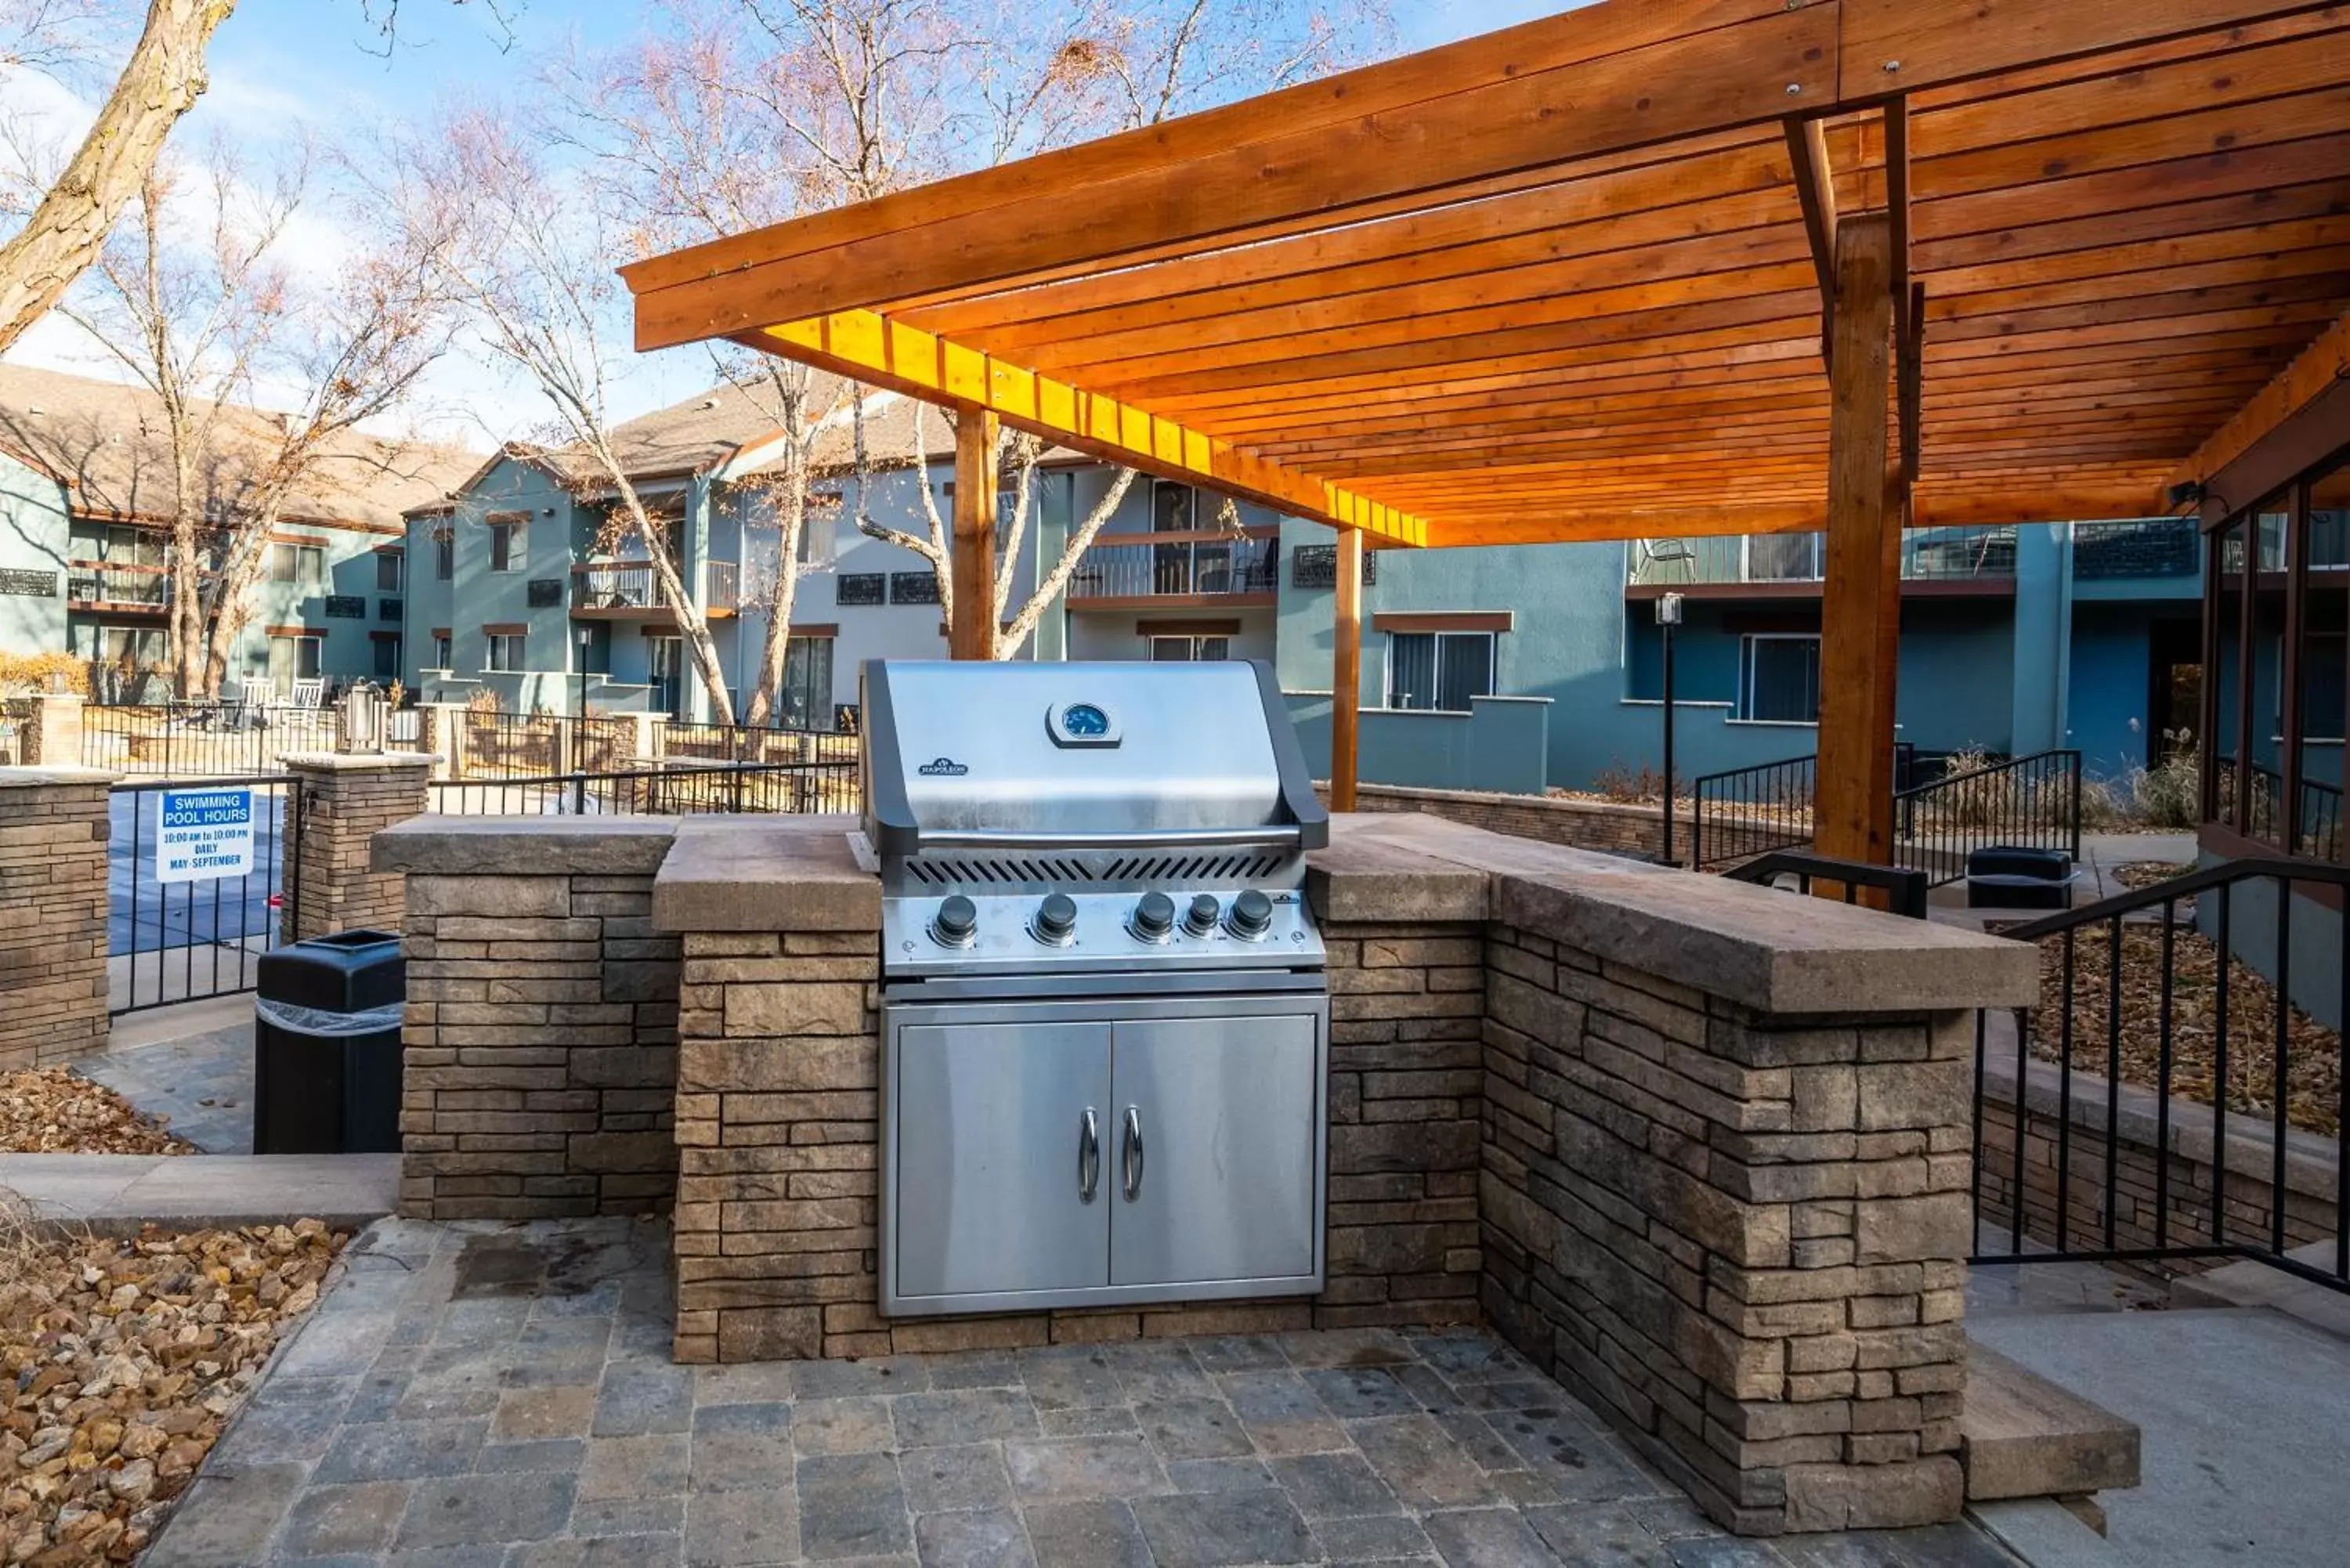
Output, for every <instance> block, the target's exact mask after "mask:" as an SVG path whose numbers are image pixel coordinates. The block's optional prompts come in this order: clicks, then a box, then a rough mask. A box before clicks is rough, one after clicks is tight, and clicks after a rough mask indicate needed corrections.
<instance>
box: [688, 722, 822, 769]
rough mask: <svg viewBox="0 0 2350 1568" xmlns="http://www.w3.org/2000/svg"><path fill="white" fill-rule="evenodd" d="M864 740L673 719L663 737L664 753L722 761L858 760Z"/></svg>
mask: <svg viewBox="0 0 2350 1568" xmlns="http://www.w3.org/2000/svg"><path fill="white" fill-rule="evenodd" d="M861 744H862V742H860V741H859V740H858V737H857V735H856V734H855V733H854V732H850V731H846V730H789V729H771V728H767V727H764V726H760V725H753V724H692V723H686V722H681V721H672V722H671V723H670V724H669V725H668V726H667V727H666V732H665V733H664V735H663V737H662V741H661V752H662V754H663V755H664V756H668V757H674V758H691V759H694V760H698V761H706V762H721V763H847V764H848V765H850V766H851V767H854V766H855V765H856V763H857V759H858V747H859V746H860V745H861Z"/></svg>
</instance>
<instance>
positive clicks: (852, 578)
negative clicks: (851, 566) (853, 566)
mask: <svg viewBox="0 0 2350 1568" xmlns="http://www.w3.org/2000/svg"><path fill="white" fill-rule="evenodd" d="M832 602H833V603H835V604H837V605H878V604H886V603H888V602H889V575H888V574H887V573H884V572H843V573H842V574H841V575H840V576H837V577H836V578H834V579H833V584H832Z"/></svg>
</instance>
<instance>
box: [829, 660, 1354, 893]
mask: <svg viewBox="0 0 2350 1568" xmlns="http://www.w3.org/2000/svg"><path fill="white" fill-rule="evenodd" d="M860 682H861V686H862V693H861V695H862V701H863V711H864V719H865V729H866V741H865V749H864V768H865V779H864V784H865V791H864V794H865V802H866V805H865V832H866V836H867V837H868V839H869V840H870V841H871V842H872V845H873V847H874V848H875V850H876V851H878V852H879V854H881V855H882V856H884V857H899V858H902V857H910V856H913V855H917V854H920V853H923V852H925V851H935V850H941V849H972V848H1014V847H1029V848H1040V849H1041V848H1067V849H1085V848H1118V847H1138V848H1149V847H1159V846H1164V847H1174V846H1193V847H1211V846H1218V845H1260V846H1265V845H1274V844H1280V845H1285V846H1293V847H1295V848H1298V849H1310V848H1317V847H1319V846H1322V845H1324V844H1326V843H1327V842H1328V841H1329V832H1330V829H1329V818H1328V815H1327V814H1326V813H1325V812H1324V810H1323V808H1322V805H1321V803H1320V802H1319V801H1317V800H1315V797H1314V792H1313V786H1312V783H1311V781H1310V779H1309V778H1308V775H1307V773H1306V768H1305V758H1304V756H1303V755H1302V753H1300V752H1299V750H1298V746H1297V735H1296V732H1295V729H1294V728H1293V727H1292V726H1291V724H1290V722H1289V712H1288V709H1287V707H1286V706H1285V705H1284V703H1283V701H1282V698H1281V691H1280V688H1279V687H1278V686H1277V685H1276V684H1275V683H1274V677H1273V670H1272V669H1271V667H1270V666H1269V665H1266V664H1264V663H1263V662H1262V661H1251V662H1245V663H1243V662H1238V661H1227V662H1218V663H1196V664H1190V663H1187V664H1176V663H1166V664H1153V663H1142V662H1118V663H1028V662H1004V661H986V662H982V661H967V662H959V663H958V662H948V661H944V660H935V659H868V660H867V661H866V663H865V665H864V666H863V669H862V670H861V672H860Z"/></svg>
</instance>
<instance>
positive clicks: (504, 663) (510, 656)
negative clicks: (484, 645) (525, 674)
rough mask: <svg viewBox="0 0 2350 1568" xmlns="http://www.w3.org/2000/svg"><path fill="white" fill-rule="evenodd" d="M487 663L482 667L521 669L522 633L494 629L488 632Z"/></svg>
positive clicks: (523, 665) (523, 652) (522, 657)
mask: <svg viewBox="0 0 2350 1568" xmlns="http://www.w3.org/2000/svg"><path fill="white" fill-rule="evenodd" d="M489 642H490V657H489V663H488V664H487V665H486V666H485V667H484V668H486V669H490V670H521V669H524V668H525V664H524V662H523V659H524V657H525V649H524V647H523V634H522V633H521V632H518V631H494V632H492V633H490V634H489Z"/></svg>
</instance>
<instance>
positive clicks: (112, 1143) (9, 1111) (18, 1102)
mask: <svg viewBox="0 0 2350 1568" xmlns="http://www.w3.org/2000/svg"><path fill="white" fill-rule="evenodd" d="M163 1124H164V1118H161V1117H158V1116H147V1115H144V1114H143V1113H141V1112H140V1111H137V1110H134V1109H132V1108H131V1105H130V1101H129V1100H126V1099H124V1098H123V1097H122V1096H120V1095H118V1094H116V1093H115V1092H114V1091H113V1090H112V1089H109V1088H108V1087H107V1086H106V1085H103V1084H94V1083H92V1082H90V1080H88V1078H85V1077H83V1076H82V1075H80V1074H78V1073H76V1072H74V1071H73V1070H72V1069H70V1068H67V1067H41V1068H36V1069H30V1070H27V1071H25V1072H19V1073H0V1154H194V1153H195V1152H197V1151H196V1146H195V1145H194V1144H192V1143H190V1142H188V1141H187V1139H185V1138H182V1137H175V1136H174V1135H173V1134H172V1133H171V1132H170V1131H169V1130H168V1129H167V1128H166V1127H164V1125H163Z"/></svg>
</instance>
